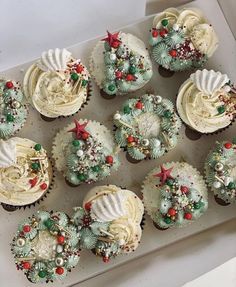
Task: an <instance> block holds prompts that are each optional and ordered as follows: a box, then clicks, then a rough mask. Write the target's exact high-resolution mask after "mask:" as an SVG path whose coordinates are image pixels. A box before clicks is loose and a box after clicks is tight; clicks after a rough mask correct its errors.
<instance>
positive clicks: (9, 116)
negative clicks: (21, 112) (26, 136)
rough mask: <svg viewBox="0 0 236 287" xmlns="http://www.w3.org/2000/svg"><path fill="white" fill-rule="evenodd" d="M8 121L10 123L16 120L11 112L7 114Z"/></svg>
mask: <svg viewBox="0 0 236 287" xmlns="http://www.w3.org/2000/svg"><path fill="white" fill-rule="evenodd" d="M6 118H7V122H8V123H9V122H13V121H14V117H13V115H11V114H7V117H6Z"/></svg>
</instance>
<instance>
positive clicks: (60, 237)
mask: <svg viewBox="0 0 236 287" xmlns="http://www.w3.org/2000/svg"><path fill="white" fill-rule="evenodd" d="M57 242H58V243H59V244H63V243H64V242H65V237H64V236H62V235H59V236H57Z"/></svg>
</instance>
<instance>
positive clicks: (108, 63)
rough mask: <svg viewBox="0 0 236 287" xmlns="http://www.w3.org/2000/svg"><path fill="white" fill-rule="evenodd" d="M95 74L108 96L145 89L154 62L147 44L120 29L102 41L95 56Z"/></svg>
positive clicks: (99, 84) (93, 63)
mask: <svg viewBox="0 0 236 287" xmlns="http://www.w3.org/2000/svg"><path fill="white" fill-rule="evenodd" d="M90 65H91V73H92V74H93V76H94V78H95V80H96V82H97V84H98V86H99V87H100V88H101V89H102V90H103V91H104V92H105V93H107V94H108V95H117V94H127V93H129V92H133V91H136V90H138V89H140V88H142V87H143V86H144V85H145V84H146V83H147V82H148V81H149V80H150V78H151V77H152V63H151V60H150V57H149V54H148V51H147V50H146V47H145V45H144V43H143V42H142V41H141V40H140V39H138V38H137V37H135V36H134V35H132V34H129V33H128V34H127V33H123V32H118V33H114V34H111V33H109V32H108V36H107V38H105V39H102V41H100V42H98V43H97V45H96V46H95V48H94V50H93V52H92V55H91V61H90Z"/></svg>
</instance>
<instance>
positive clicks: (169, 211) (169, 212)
mask: <svg viewBox="0 0 236 287" xmlns="http://www.w3.org/2000/svg"><path fill="white" fill-rule="evenodd" d="M168 214H169V215H170V216H175V214H176V210H175V209H174V208H169V210H168Z"/></svg>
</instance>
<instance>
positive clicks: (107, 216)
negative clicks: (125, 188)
mask: <svg viewBox="0 0 236 287" xmlns="http://www.w3.org/2000/svg"><path fill="white" fill-rule="evenodd" d="M124 202H125V198H124V196H123V195H122V194H121V192H116V193H109V194H104V195H103V196H101V197H99V198H97V199H96V200H95V201H92V206H91V211H90V214H91V217H92V218H93V219H95V220H97V221H100V222H107V221H112V220H115V219H117V218H119V217H122V216H124V215H125V214H126V210H125V206H124Z"/></svg>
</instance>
